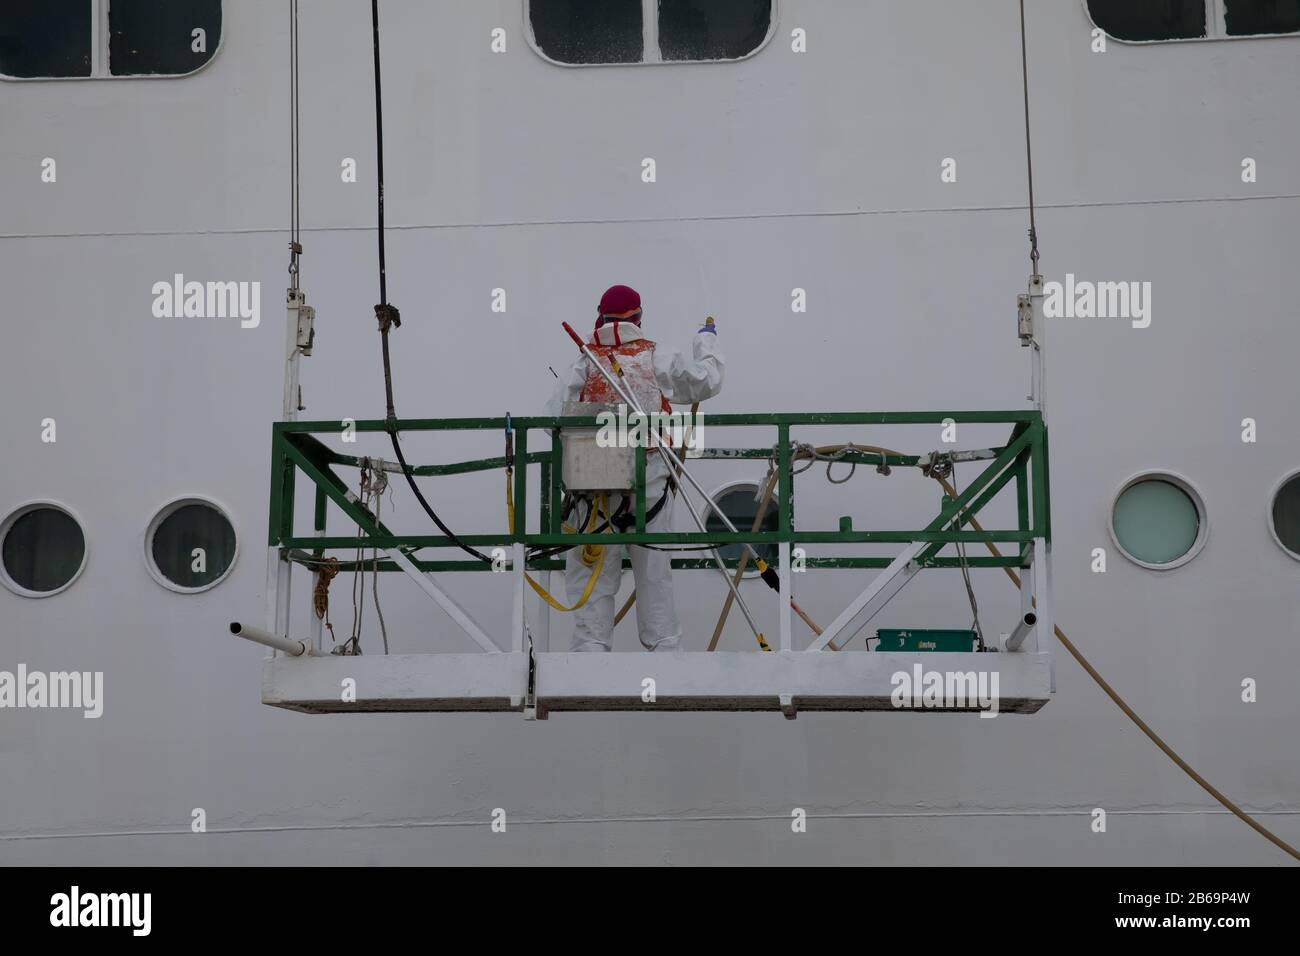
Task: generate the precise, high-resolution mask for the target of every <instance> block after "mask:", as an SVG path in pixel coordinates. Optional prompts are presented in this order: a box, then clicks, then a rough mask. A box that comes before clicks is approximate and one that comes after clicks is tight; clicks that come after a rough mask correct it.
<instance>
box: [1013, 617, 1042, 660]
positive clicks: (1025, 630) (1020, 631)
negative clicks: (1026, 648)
mask: <svg viewBox="0 0 1300 956" xmlns="http://www.w3.org/2000/svg"><path fill="white" fill-rule="evenodd" d="M1037 623H1038V615H1037V614H1035V613H1034V612H1033V611H1026V612H1025V615H1024V617H1022V618H1021V619H1020V621H1019V623H1017V624H1016V629H1015V630H1014V631H1012V632H1011V636H1010V637H1008V638H1007V650H1009V651H1018V650H1020V645H1021V644H1023V643H1024V642H1025V638H1026V637H1028V636H1029V632H1030V631H1032V630H1033V629H1034V625H1035V624H1037Z"/></svg>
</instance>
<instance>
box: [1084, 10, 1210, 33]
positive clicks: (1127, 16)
mask: <svg viewBox="0 0 1300 956" xmlns="http://www.w3.org/2000/svg"><path fill="white" fill-rule="evenodd" d="M1205 4H1206V0H1088V10H1089V11H1090V12H1091V13H1092V20H1093V22H1094V23H1095V24H1097V26H1099V27H1101V28H1102V29H1103V30H1105V31H1106V32H1107V33H1109V34H1110V35H1111V36H1113V37H1114V38H1115V39H1117V40H1187V39H1192V38H1194V37H1203V36H1205Z"/></svg>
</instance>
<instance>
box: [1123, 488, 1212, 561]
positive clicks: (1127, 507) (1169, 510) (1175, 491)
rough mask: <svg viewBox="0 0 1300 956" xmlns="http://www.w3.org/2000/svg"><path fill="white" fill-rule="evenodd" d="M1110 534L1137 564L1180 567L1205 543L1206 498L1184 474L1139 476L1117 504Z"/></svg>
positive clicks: (1206, 522)
mask: <svg viewBox="0 0 1300 956" xmlns="http://www.w3.org/2000/svg"><path fill="white" fill-rule="evenodd" d="M1110 536H1111V538H1112V539H1113V540H1114V542H1115V546H1116V547H1117V548H1119V550H1120V553H1122V554H1123V555H1124V556H1125V557H1126V558H1128V559H1129V560H1130V561H1132V562H1133V563H1134V564H1137V565H1140V566H1142V567H1144V568H1151V569H1152V570H1157V571H1167V570H1169V569H1171V568H1177V567H1180V566H1181V565H1184V564H1186V563H1187V562H1188V561H1190V560H1192V558H1194V557H1196V555H1197V553H1198V552H1199V551H1200V550H1201V548H1203V547H1205V541H1206V538H1207V537H1208V536H1209V523H1208V521H1207V520H1206V516H1205V504H1204V501H1203V500H1202V498H1201V495H1200V493H1199V492H1198V491H1197V490H1196V489H1195V488H1193V487H1192V485H1191V483H1190V482H1188V481H1187V480H1186V479H1185V478H1182V477H1180V476H1179V475H1174V474H1170V473H1168V472H1150V473H1146V474H1141V475H1136V476H1135V477H1133V478H1130V479H1129V480H1128V481H1127V482H1125V483H1124V486H1123V487H1122V488H1120V490H1119V494H1117V495H1116V496H1115V501H1114V503H1113V504H1112V505H1111V510H1110Z"/></svg>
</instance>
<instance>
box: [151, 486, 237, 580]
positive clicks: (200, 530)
mask: <svg viewBox="0 0 1300 956" xmlns="http://www.w3.org/2000/svg"><path fill="white" fill-rule="evenodd" d="M238 552H239V542H238V539H237V537H236V535H235V527H234V525H233V524H231V522H230V518H228V517H227V516H226V513H225V511H223V510H222V509H221V508H220V507H218V506H217V505H216V504H215V503H214V502H211V501H208V500H206V499H204V498H177V499H176V500H174V501H170V502H168V503H167V504H166V505H164V506H163V508H162V510H161V511H159V512H158V514H157V515H155V516H154V519H153V521H151V522H150V523H149V529H148V530H147V531H146V532H145V536H144V560H145V566H146V567H147V568H148V569H149V573H150V574H151V575H152V576H153V579H154V580H155V581H157V582H158V583H159V584H161V585H162V586H163V587H165V588H168V589H169V590H172V591H179V592H180V593H182V594H194V593H197V592H199V591H206V590H207V589H208V588H211V587H216V585H218V584H220V583H221V581H222V580H224V579H225V577H226V575H228V574H229V573H230V569H231V568H232V567H234V565H235V557H236V555H237V554H238Z"/></svg>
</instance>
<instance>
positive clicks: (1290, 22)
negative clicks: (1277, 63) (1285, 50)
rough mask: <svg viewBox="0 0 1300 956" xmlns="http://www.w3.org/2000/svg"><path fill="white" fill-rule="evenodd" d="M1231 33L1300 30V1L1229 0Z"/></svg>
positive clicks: (1227, 12) (1226, 8)
mask: <svg viewBox="0 0 1300 956" xmlns="http://www.w3.org/2000/svg"><path fill="white" fill-rule="evenodd" d="M1223 18H1224V20H1225V21H1226V23H1227V27H1228V35H1229V36H1249V35H1250V34H1252V33H1295V32H1297V31H1300V0H1225V6H1224V10H1223Z"/></svg>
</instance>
